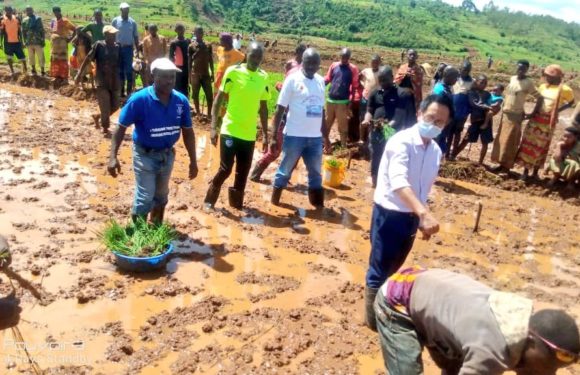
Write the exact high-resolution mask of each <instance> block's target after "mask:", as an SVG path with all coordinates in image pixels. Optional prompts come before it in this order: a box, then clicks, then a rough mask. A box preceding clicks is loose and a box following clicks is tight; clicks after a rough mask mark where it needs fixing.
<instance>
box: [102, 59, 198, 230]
mask: <svg viewBox="0 0 580 375" xmlns="http://www.w3.org/2000/svg"><path fill="white" fill-rule="evenodd" d="M178 71H179V69H177V67H176V66H175V64H173V63H172V62H171V61H170V60H169V59H167V58H160V59H157V60H155V61H153V63H152V64H151V73H152V74H153V81H154V82H153V86H149V87H147V88H145V89H143V90H141V91H139V92H137V93H135V94H134V95H132V96H131V98H130V99H129V100H128V101H127V103H126V104H125V106H124V107H123V109H122V110H121V115H120V116H119V125H118V126H117V129H115V133H114V134H113V139H112V142H111V156H110V158H109V164H108V167H107V169H108V171H109V173H110V174H111V176H113V177H116V176H117V174H118V173H119V172H120V170H121V165H120V164H119V160H118V159H117V153H118V152H119V147H120V146H121V142H123V137H124V135H125V132H126V131H127V128H128V127H129V126H131V124H135V130H134V131H133V169H134V171H135V183H136V187H135V200H134V203H133V210H132V217H133V220H136V219H137V218H138V217H142V218H144V219H145V218H146V217H147V214H150V217H149V219H150V221H152V222H153V223H161V222H162V221H163V213H164V211H165V205H166V204H167V197H168V195H169V178H170V177H171V171H172V169H173V162H174V160H175V149H174V148H173V146H174V145H175V143H176V142H177V141H178V140H179V135H180V133H181V134H183V143H184V144H185V148H186V149H187V153H188V154H189V160H190V162H189V178H190V179H194V178H195V177H196V176H197V157H196V154H195V134H194V132H193V127H192V123H191V115H190V112H191V110H190V107H189V101H188V99H187V97H185V96H184V95H183V94H181V93H180V92H178V91H176V90H174V87H175V74H176V72H178Z"/></svg>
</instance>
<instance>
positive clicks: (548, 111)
mask: <svg viewBox="0 0 580 375" xmlns="http://www.w3.org/2000/svg"><path fill="white" fill-rule="evenodd" d="M563 77H564V74H563V72H562V68H560V66H559V65H549V66H547V67H546V69H544V78H545V80H546V83H543V84H542V85H540V87H539V88H538V92H539V93H540V95H541V96H540V99H538V101H537V102H536V107H535V108H534V111H533V112H532V113H531V115H530V122H529V123H528V126H527V128H526V130H525V132H524V136H523V138H522V143H521V145H520V149H519V152H518V156H517V158H516V163H517V164H519V165H521V166H522V167H524V174H523V176H522V179H524V180H526V179H527V178H528V176H529V172H530V169H532V170H533V174H532V177H535V178H537V177H538V171H539V169H540V168H541V167H543V165H544V163H545V162H546V157H547V155H548V151H549V150H550V143H551V141H552V136H553V135H554V129H555V128H556V125H557V124H558V114H559V113H560V112H561V111H563V110H565V109H567V108H569V107H571V106H572V105H573V104H574V91H573V90H572V89H571V88H570V87H569V86H568V85H565V84H563V83H562V78H563Z"/></svg>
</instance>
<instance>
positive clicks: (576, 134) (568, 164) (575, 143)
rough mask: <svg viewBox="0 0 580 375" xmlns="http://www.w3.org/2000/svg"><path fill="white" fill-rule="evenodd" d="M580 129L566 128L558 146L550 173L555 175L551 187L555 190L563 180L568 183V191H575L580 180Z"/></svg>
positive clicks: (550, 183) (553, 156)
mask: <svg viewBox="0 0 580 375" xmlns="http://www.w3.org/2000/svg"><path fill="white" fill-rule="evenodd" d="M579 139H580V129H578V128H577V127H574V126H570V127H568V128H566V131H565V132H564V134H563V135H562V138H561V139H560V141H559V142H558V144H557V145H556V152H555V153H554V155H552V159H551V160H550V164H549V165H548V171H551V172H552V173H553V177H552V180H550V182H549V184H548V185H549V187H550V188H553V187H554V186H556V183H557V182H558V181H559V180H560V179H562V180H564V182H566V183H568V186H567V189H570V190H573V189H574V184H575V183H576V181H577V180H578V179H579V178H580V142H579Z"/></svg>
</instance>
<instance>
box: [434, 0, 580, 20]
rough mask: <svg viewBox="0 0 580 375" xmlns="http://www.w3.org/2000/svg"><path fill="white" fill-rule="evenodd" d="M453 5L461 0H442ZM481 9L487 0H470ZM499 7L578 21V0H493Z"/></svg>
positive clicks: (579, 9)
mask: <svg viewBox="0 0 580 375" xmlns="http://www.w3.org/2000/svg"><path fill="white" fill-rule="evenodd" d="M443 1H444V2H446V3H449V4H453V5H461V3H463V0H443ZM472 1H473V3H474V4H475V6H477V8H479V9H481V8H483V6H484V5H485V4H487V3H488V2H489V0H472ZM494 3H495V5H497V6H499V7H500V8H503V7H506V6H507V7H508V8H510V9H511V10H516V11H517V10H521V11H522V12H525V13H532V14H546V15H550V16H553V17H556V18H560V19H563V20H565V21H568V22H577V23H580V0H494Z"/></svg>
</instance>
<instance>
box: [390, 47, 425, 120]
mask: <svg viewBox="0 0 580 375" xmlns="http://www.w3.org/2000/svg"><path fill="white" fill-rule="evenodd" d="M418 57H419V55H418V54H417V52H416V51H415V50H414V49H410V50H408V51H407V64H402V65H401V66H400V67H399V70H398V71H397V75H396V76H395V83H396V84H397V85H398V86H399V88H400V90H399V92H400V95H399V96H400V98H401V100H402V103H401V106H402V108H401V109H402V110H401V111H400V113H399V115H398V116H397V118H398V123H400V124H401V130H402V129H406V128H408V127H411V126H413V125H415V124H416V123H417V111H418V110H419V104H421V101H422V100H423V91H422V90H423V75H424V72H423V68H422V67H421V66H420V65H419V64H417V58H418Z"/></svg>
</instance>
